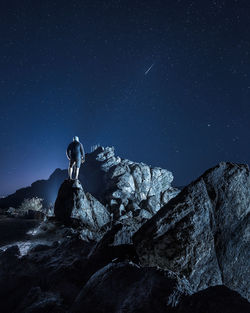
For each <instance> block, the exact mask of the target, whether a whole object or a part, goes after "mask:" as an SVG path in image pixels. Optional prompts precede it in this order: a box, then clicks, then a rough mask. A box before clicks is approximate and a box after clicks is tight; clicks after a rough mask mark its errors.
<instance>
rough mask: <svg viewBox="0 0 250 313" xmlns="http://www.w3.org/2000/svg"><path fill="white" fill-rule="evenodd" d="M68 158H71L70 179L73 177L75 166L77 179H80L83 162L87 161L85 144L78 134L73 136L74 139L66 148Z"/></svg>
mask: <svg viewBox="0 0 250 313" xmlns="http://www.w3.org/2000/svg"><path fill="white" fill-rule="evenodd" d="M66 155H67V158H68V159H69V168H68V173H69V179H72V174H73V166H74V165H75V167H76V176H75V179H76V180H77V179H78V175H79V170H80V166H81V163H83V162H85V153H84V149H83V145H82V144H81V143H80V141H79V138H78V137H77V136H74V137H73V141H72V142H71V143H70V144H69V145H68V148H67V150H66Z"/></svg>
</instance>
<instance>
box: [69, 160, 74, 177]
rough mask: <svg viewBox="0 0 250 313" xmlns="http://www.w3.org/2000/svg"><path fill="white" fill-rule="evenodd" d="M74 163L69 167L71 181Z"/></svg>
mask: <svg viewBox="0 0 250 313" xmlns="http://www.w3.org/2000/svg"><path fill="white" fill-rule="evenodd" d="M74 163H75V162H74ZM74 163H73V164H70V165H69V169H68V172H69V179H72V174H73V166H74Z"/></svg>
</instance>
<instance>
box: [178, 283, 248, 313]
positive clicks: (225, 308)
mask: <svg viewBox="0 0 250 313" xmlns="http://www.w3.org/2000/svg"><path fill="white" fill-rule="evenodd" d="M249 309H250V304H249V302H248V301H247V300H246V299H244V298H242V297H241V296H240V295H239V294H238V293H237V292H235V291H232V290H230V289H229V288H227V287H225V286H215V287H209V288H207V289H205V290H202V291H200V292H197V293H196V294H194V295H192V296H188V297H185V298H184V299H183V300H181V302H180V304H179V305H178V307H177V310H176V313H201V312H202V313H222V312H223V313H248V312H249Z"/></svg>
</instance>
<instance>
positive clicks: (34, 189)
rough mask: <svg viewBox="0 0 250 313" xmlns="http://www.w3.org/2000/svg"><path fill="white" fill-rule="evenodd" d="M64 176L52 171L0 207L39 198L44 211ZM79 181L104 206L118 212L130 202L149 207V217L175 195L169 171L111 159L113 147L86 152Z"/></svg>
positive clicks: (7, 198) (57, 171) (64, 172)
mask: <svg viewBox="0 0 250 313" xmlns="http://www.w3.org/2000/svg"><path fill="white" fill-rule="evenodd" d="M67 175H68V174H67V170H61V169H56V170H55V171H54V173H53V174H52V175H51V176H50V177H49V179H48V180H39V181H36V182H34V183H33V184H32V185H31V186H30V187H26V188H22V189H19V190H17V191H16V192H15V193H14V194H12V195H9V196H8V197H6V198H3V199H0V208H2V209H3V208H5V209H7V208H9V207H14V208H17V207H18V206H19V205H20V204H21V202H22V201H23V199H24V198H30V197H40V198H43V199H44V202H43V203H44V206H45V207H46V208H47V207H48V206H49V204H50V203H51V202H54V201H55V200H56V196H57V191H58V189H59V187H60V185H61V184H62V182H63V181H64V180H65V179H66V178H67ZM79 180H80V181H81V183H82V184H83V188H84V190H85V191H87V192H89V193H90V194H92V195H93V196H94V197H95V198H96V199H97V200H99V201H100V202H101V203H102V204H104V205H106V204H108V205H110V207H113V208H115V209H116V208H117V207H118V208H119V211H120V212H124V210H125V208H126V207H127V209H128V204H129V203H131V201H132V202H133V203H136V204H138V205H140V206H142V205H144V207H147V208H149V209H150V211H151V215H152V214H154V213H155V212H156V211H157V210H159V208H160V207H161V206H162V205H163V204H165V203H166V202H168V201H169V200H170V199H171V198H172V197H174V196H175V195H176V194H177V193H178V192H179V190H178V189H177V188H173V187H171V182H172V180H173V175H172V173H171V172H169V171H167V170H165V169H161V168H158V167H156V168H152V167H150V166H148V165H146V164H144V163H136V162H132V161H129V160H127V159H122V158H120V157H119V156H115V153H114V147H97V149H96V150H94V151H93V152H91V153H86V162H85V163H84V165H82V167H81V169H80V175H79ZM115 212H117V210H115Z"/></svg>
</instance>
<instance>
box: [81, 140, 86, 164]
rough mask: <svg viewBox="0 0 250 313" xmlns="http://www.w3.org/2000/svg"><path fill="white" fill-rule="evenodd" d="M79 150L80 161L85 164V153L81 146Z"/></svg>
mask: <svg viewBox="0 0 250 313" xmlns="http://www.w3.org/2000/svg"><path fill="white" fill-rule="evenodd" d="M80 150H81V156H82V160H83V162H85V152H84V149H83V145H82V144H80Z"/></svg>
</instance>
